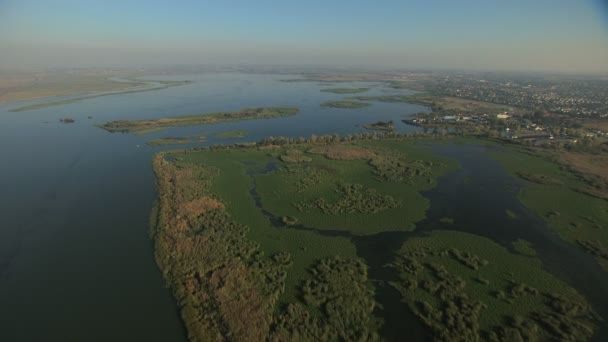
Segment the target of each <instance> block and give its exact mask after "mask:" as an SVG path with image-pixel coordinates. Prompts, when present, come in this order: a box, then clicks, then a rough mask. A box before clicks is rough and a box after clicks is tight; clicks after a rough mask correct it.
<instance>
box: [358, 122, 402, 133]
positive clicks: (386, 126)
mask: <svg viewBox="0 0 608 342" xmlns="http://www.w3.org/2000/svg"><path fill="white" fill-rule="evenodd" d="M363 127H364V128H365V129H369V130H373V131H392V130H394V129H395V124H394V123H393V122H392V121H378V122H374V123H371V124H367V125H363Z"/></svg>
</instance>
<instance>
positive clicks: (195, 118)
mask: <svg viewBox="0 0 608 342" xmlns="http://www.w3.org/2000/svg"><path fill="white" fill-rule="evenodd" d="M298 112H299V109H297V108H284V107H259V108H245V109H241V110H240V111H238V112H218V113H207V114H199V115H186V116H175V117H170V118H162V119H153V120H117V121H111V122H108V123H105V124H103V125H100V126H99V127H101V128H103V129H105V130H106V131H109V132H140V131H148V130H150V129H159V128H166V127H179V126H199V125H212V124H217V123H222V122H233V121H241V120H254V119H271V118H279V117H285V116H292V115H296V114H297V113H298Z"/></svg>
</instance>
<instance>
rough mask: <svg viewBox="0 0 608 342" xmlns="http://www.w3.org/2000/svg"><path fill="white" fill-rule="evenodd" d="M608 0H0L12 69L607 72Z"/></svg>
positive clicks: (3, 64) (3, 62) (0, 28)
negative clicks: (171, 0) (258, 67)
mask: <svg viewBox="0 0 608 342" xmlns="http://www.w3.org/2000/svg"><path fill="white" fill-rule="evenodd" d="M606 3H607V2H606V1H600V0H589V1H567V0H559V1H548V0H542V1H536V2H534V3H529V2H527V1H521V0H517V1H510V2H509V3H502V2H490V1H461V2H458V3H455V2H450V1H434V2H433V4H428V3H426V2H423V1H410V2H408V3H402V2H400V1H384V2H382V3H381V4H379V3H372V2H368V1H350V2H343V3H342V4H336V3H332V4H326V3H322V2H320V1H309V2H306V3H301V2H291V1H286V2H282V3H273V2H271V1H258V2H255V3H250V2H246V1H242V0H241V1H231V2H230V3H228V2H209V3H207V2H205V3H203V2H198V1H180V2H179V4H178V5H175V4H174V5H171V4H167V3H165V4H163V3H160V2H143V1H134V0H131V1H120V2H118V1H106V2H103V4H99V3H95V2H92V1H73V0H59V1H54V2H53V3H50V2H45V1H36V0H21V1H15V0H5V1H2V0H0V32H1V33H0V45H1V46H2V47H3V49H2V50H3V53H2V57H1V58H0V68H3V69H7V68H8V69H10V68H29V67H92V66H97V67H120V66H132V67H133V66H142V65H147V66H154V65H176V64H180V65H204V64H221V65H226V64H234V65H237V64H247V65H276V66H293V65H308V66H319V67H321V66H343V67H384V68H411V69H467V70H486V71H488V70H493V71H539V72H562V73H606V72H608V23H607V18H608V16H607V13H606V11H607V9H608V6H606Z"/></svg>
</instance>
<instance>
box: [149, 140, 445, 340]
mask: <svg viewBox="0 0 608 342" xmlns="http://www.w3.org/2000/svg"><path fill="white" fill-rule="evenodd" d="M359 137H360V138H361V140H357V141H351V142H343V143H338V142H336V143H333V144H331V145H327V144H325V143H324V142H323V143H321V142H320V141H325V138H323V137H315V139H314V141H315V142H314V143H313V142H312V141H304V142H300V143H296V144H288V145H284V146H281V145H275V144H259V145H257V146H250V147H238V146H233V147H228V148H220V147H214V148H208V149H203V150H198V151H193V150H188V151H180V152H175V153H168V152H162V153H159V154H157V155H156V157H155V159H154V169H155V172H156V175H157V180H158V188H159V205H158V207H157V209H156V211H155V213H156V215H154V217H153V218H152V220H151V221H152V223H153V227H154V228H153V233H152V235H153V238H154V240H155V254H156V259H157V262H158V264H159V267H160V268H161V270H162V272H163V275H164V277H165V279H166V281H167V282H168V284H170V285H171V287H172V288H173V291H174V294H175V296H176V298H177V300H178V303H179V305H180V308H181V314H182V317H183V319H184V321H185V322H186V326H187V328H188V332H189V336H190V338H191V339H192V340H199V339H204V338H207V339H208V338H213V339H215V338H217V339H219V338H221V336H232V338H235V339H238V340H256V341H258V340H264V339H270V340H293V339H304V340H337V339H338V340H339V339H342V340H376V339H378V338H379V337H378V335H377V334H378V330H379V324H380V321H381V320H380V319H379V318H378V317H376V316H374V308H375V307H376V302H375V299H374V295H375V294H374V288H373V286H372V285H371V284H372V283H371V280H370V279H368V275H367V266H366V264H365V262H364V260H361V259H359V258H357V257H356V251H355V246H354V244H353V242H352V241H351V240H350V239H349V238H348V237H339V236H334V237H332V236H325V235H321V234H319V233H317V232H315V231H313V230H318V231H323V230H325V229H341V230H344V231H345V232H353V233H355V232H356V233H358V234H371V233H374V232H375V231H376V232H377V231H383V230H386V229H387V228H386V227H387V226H390V227H391V229H399V230H410V229H412V228H413V223H414V222H415V221H417V220H421V219H422V218H423V217H424V211H425V209H426V208H427V206H428V203H427V202H426V200H425V199H424V198H423V197H422V196H421V195H420V194H419V191H421V190H424V189H428V188H430V187H431V186H432V184H429V183H428V181H427V179H426V178H425V179H421V181H417V180H415V179H412V180H411V182H410V183H405V182H400V183H397V184H392V183H389V182H388V181H383V180H379V179H378V178H377V177H376V175H375V174H374V170H375V168H374V167H373V166H371V165H369V164H368V163H369V161H370V158H371V157H373V156H376V155H381V154H383V153H388V152H391V151H392V152H391V153H399V154H400V155H401V156H403V158H406V160H407V158H409V157H410V156H411V158H412V160H419V159H422V158H425V159H429V160H432V161H433V162H434V163H433V165H436V167H435V168H434V169H433V170H432V175H429V177H431V178H433V179H435V178H436V177H438V176H439V175H440V174H442V173H444V172H446V171H447V170H448V166H447V165H448V163H439V162H438V158H437V157H435V156H433V155H431V154H429V153H428V152H427V151H426V148H425V147H420V146H417V143H416V140H415V139H410V140H386V141H384V140H380V141H373V140H371V139H369V138H371V135H359ZM349 139H352V138H349ZM311 140H312V139H311ZM276 141H280V140H276ZM347 181H348V182H350V183H347ZM252 189H253V190H252ZM278 189H280V191H277V190H278ZM251 191H253V192H251ZM256 196H257V197H256ZM256 198H257V199H256ZM309 201H316V203H317V204H319V205H318V206H315V207H314V208H310V209H309V210H307V211H306V212H303V213H300V212H299V211H298V210H297V209H296V208H295V206H294V205H293V203H298V202H309ZM404 203H407V206H403V204H404ZM259 205H262V206H263V208H260V207H258V206H259ZM261 209H263V210H264V211H266V212H268V213H270V214H271V215H272V217H274V218H275V219H274V221H273V220H271V219H269V217H267V214H265V213H264V211H262V210H261ZM404 218H405V219H404ZM301 225H302V226H306V227H313V228H311V229H313V230H302V229H299V228H297V227H298V226H301ZM249 227H252V228H251V229H250V228H249ZM253 227H255V229H254V228H253ZM291 227H294V228H291ZM277 228H280V229H277ZM243 313H246V314H243Z"/></svg>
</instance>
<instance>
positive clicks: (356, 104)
mask: <svg viewBox="0 0 608 342" xmlns="http://www.w3.org/2000/svg"><path fill="white" fill-rule="evenodd" d="M371 105H372V104H371V103H367V102H360V101H327V102H323V103H321V107H328V108H364V107H369V106H371Z"/></svg>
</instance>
